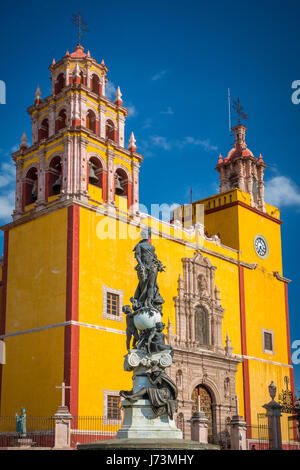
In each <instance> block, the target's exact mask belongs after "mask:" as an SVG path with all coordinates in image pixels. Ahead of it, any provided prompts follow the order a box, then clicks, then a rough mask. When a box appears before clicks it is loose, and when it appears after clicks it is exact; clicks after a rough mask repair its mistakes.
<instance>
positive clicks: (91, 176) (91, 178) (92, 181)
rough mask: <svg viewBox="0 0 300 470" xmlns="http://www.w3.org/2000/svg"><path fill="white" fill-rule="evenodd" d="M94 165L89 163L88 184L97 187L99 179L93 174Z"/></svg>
mask: <svg viewBox="0 0 300 470" xmlns="http://www.w3.org/2000/svg"><path fill="white" fill-rule="evenodd" d="M95 168H96V165H94V163H93V162H89V183H90V184H93V185H94V186H97V185H98V183H99V178H98V177H97V176H96V173H95Z"/></svg>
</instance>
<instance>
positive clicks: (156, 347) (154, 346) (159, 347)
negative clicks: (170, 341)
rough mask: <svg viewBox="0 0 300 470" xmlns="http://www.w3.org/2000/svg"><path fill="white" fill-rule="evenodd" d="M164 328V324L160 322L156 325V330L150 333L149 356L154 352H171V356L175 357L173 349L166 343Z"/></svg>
mask: <svg viewBox="0 0 300 470" xmlns="http://www.w3.org/2000/svg"><path fill="white" fill-rule="evenodd" d="M164 327H165V324H164V323H161V322H158V323H156V325H155V329H153V331H152V332H151V333H150V335H149V338H148V341H147V350H148V353H149V354H150V353H152V352H160V351H165V350H169V351H170V354H171V355H173V348H172V347H171V346H168V345H167V344H166V341H165V335H164V333H163V329H164Z"/></svg>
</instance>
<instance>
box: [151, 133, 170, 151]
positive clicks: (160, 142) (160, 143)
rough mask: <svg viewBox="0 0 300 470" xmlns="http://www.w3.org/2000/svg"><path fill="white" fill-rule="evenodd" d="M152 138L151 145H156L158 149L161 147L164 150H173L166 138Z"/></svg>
mask: <svg viewBox="0 0 300 470" xmlns="http://www.w3.org/2000/svg"><path fill="white" fill-rule="evenodd" d="M150 138H151V143H152V144H153V145H155V146H156V147H161V148H163V149H164V150H170V149H171V144H170V143H169V142H168V141H167V139H166V138H165V137H162V136H160V135H152V136H151V137H150Z"/></svg>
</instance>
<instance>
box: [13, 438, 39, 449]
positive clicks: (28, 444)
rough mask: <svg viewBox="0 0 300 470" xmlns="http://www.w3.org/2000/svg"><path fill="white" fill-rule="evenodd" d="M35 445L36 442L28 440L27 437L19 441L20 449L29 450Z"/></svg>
mask: <svg viewBox="0 0 300 470" xmlns="http://www.w3.org/2000/svg"><path fill="white" fill-rule="evenodd" d="M33 445H35V442H33V440H32V439H27V438H26V437H20V438H19V439H17V446H18V447H26V448H29V447H32V446H33Z"/></svg>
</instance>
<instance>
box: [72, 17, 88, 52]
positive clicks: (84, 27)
mask: <svg viewBox="0 0 300 470" xmlns="http://www.w3.org/2000/svg"><path fill="white" fill-rule="evenodd" d="M71 21H72V23H74V24H75V25H76V26H77V27H78V46H80V41H81V32H82V31H89V29H88V28H87V23H86V22H85V21H83V19H82V15H81V12H80V11H79V12H78V15H72V18H71Z"/></svg>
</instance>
